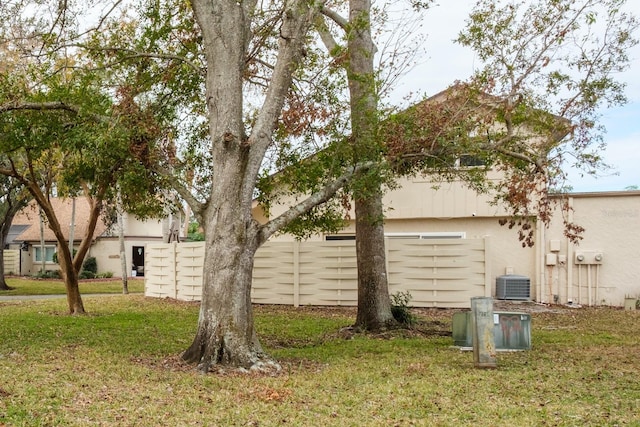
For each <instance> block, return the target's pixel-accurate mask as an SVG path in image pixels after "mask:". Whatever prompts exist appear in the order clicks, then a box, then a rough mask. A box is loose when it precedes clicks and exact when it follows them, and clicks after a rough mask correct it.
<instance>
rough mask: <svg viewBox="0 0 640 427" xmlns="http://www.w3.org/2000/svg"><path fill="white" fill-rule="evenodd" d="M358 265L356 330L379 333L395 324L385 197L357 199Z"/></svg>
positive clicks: (379, 194) (374, 195) (370, 196)
mask: <svg viewBox="0 0 640 427" xmlns="http://www.w3.org/2000/svg"><path fill="white" fill-rule="evenodd" d="M355 211H356V253H357V265H358V312H357V315H356V327H357V328H360V329H365V330H369V331H377V330H380V329H384V328H386V327H388V326H390V325H391V324H392V323H393V322H394V318H393V314H392V313H391V299H390V297H389V285H388V280H387V265H386V252H385V242H384V224H383V209H382V194H381V193H380V192H378V193H376V194H371V195H369V197H367V198H364V199H356V200H355Z"/></svg>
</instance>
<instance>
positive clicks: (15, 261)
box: [3, 249, 20, 274]
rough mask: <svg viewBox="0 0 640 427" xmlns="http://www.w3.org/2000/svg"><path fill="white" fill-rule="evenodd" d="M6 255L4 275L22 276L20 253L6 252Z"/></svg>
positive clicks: (14, 251) (15, 251)
mask: <svg viewBox="0 0 640 427" xmlns="http://www.w3.org/2000/svg"><path fill="white" fill-rule="evenodd" d="M3 255H4V274H20V251H17V250H9V249H7V250H5V251H4V252H3Z"/></svg>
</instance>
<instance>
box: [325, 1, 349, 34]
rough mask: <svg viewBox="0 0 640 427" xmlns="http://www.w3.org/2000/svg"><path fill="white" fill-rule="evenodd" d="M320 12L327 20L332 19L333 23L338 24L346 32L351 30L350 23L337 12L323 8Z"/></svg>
mask: <svg viewBox="0 0 640 427" xmlns="http://www.w3.org/2000/svg"><path fill="white" fill-rule="evenodd" d="M320 12H321V13H322V14H323V15H324V16H326V17H327V18H329V19H331V20H332V21H333V22H335V23H336V24H338V26H339V27H340V28H342V29H343V30H344V31H347V30H348V29H349V21H347V20H346V19H345V18H343V17H342V15H340V14H339V13H338V12H336V11H335V10H332V9H329V8H328V7H323V8H322V10H321V11H320Z"/></svg>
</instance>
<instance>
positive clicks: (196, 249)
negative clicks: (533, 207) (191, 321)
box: [144, 239, 491, 307]
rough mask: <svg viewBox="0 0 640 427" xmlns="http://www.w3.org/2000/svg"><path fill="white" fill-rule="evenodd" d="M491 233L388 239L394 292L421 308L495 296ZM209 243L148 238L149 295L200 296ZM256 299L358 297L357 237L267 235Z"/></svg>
mask: <svg viewBox="0 0 640 427" xmlns="http://www.w3.org/2000/svg"><path fill="white" fill-rule="evenodd" d="M488 242H489V241H488V239H477V240H471V239H438V240H431V239H429V240H419V239H415V240H405V239H388V240H387V242H386V250H387V264H388V265H387V271H388V276H389V288H390V289H389V292H390V293H391V294H394V293H396V292H401V291H402V292H404V291H409V292H410V294H411V296H412V299H411V301H410V305H412V306H415V307H469V304H470V298H471V297H474V296H491V283H490V274H488V272H489V271H490V268H489V267H490V266H489V265H488V254H489V250H488V247H487V246H488ZM203 261H204V244H203V243H201V242H198V243H161V244H147V246H146V251H145V269H144V271H145V295H147V296H151V297H158V298H166V297H169V298H176V299H179V300H187V301H197V300H200V299H201V295H202V266H203ZM251 296H252V300H253V302H254V303H258V304H287V305H294V306H300V305H347V306H354V305H356V304H357V268H356V249H355V242H354V241H327V242H267V243H266V244H264V245H263V246H262V247H261V248H260V249H259V250H258V252H257V253H256V257H255V265H254V270H253V286H252V293H251Z"/></svg>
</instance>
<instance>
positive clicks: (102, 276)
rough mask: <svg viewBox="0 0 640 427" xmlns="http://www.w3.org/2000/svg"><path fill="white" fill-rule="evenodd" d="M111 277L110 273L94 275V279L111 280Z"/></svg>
mask: <svg viewBox="0 0 640 427" xmlns="http://www.w3.org/2000/svg"><path fill="white" fill-rule="evenodd" d="M112 277H113V273H112V272H111V271H105V272H104V273H98V274H96V279H111V278H112Z"/></svg>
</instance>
